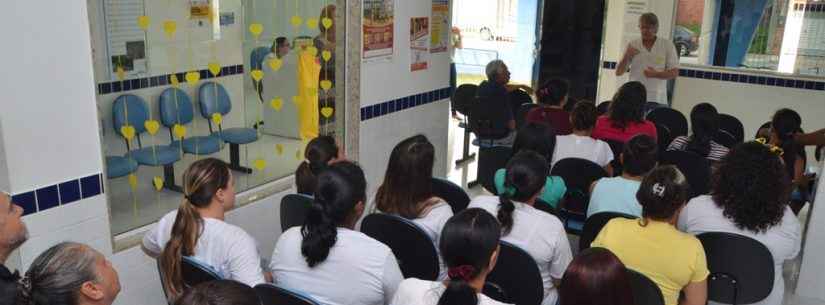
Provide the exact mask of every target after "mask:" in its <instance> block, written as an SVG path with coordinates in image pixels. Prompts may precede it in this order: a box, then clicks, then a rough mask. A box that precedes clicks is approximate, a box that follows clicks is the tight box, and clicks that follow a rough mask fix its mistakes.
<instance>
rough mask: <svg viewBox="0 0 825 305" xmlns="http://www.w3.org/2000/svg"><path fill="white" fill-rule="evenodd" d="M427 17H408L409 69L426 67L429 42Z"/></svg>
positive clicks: (417, 69)
mask: <svg viewBox="0 0 825 305" xmlns="http://www.w3.org/2000/svg"><path fill="white" fill-rule="evenodd" d="M429 21H430V20H429V18H427V17H415V18H410V70H411V71H419V70H425V69H427V60H428V58H427V57H428V56H429V53H430V52H429V51H430V48H429V46H430V45H429V44H430V24H429Z"/></svg>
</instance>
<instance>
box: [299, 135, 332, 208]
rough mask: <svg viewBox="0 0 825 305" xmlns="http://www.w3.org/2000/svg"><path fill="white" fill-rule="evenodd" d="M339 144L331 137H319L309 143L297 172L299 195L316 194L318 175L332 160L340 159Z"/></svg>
mask: <svg viewBox="0 0 825 305" xmlns="http://www.w3.org/2000/svg"><path fill="white" fill-rule="evenodd" d="M339 149H340V148H338V144H336V143H335V138H333V137H331V136H319V137H317V138H315V139H312V141H309V143H307V147H306V149H304V158H306V160H304V162H301V164H300V165H298V169H297V170H295V186H296V188H297V189H298V193H300V194H305V195H312V193H314V192H315V186H316V184H317V182H318V181H317V179H318V178H317V177H318V174H320V173H321V171H323V170H324V169H325V168H327V166H328V165H327V164H328V163H329V161H330V160H333V159H335V158H336V157H338V150H339Z"/></svg>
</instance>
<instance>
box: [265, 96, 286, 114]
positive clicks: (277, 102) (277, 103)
mask: <svg viewBox="0 0 825 305" xmlns="http://www.w3.org/2000/svg"><path fill="white" fill-rule="evenodd" d="M269 105H270V106H272V109H275V111H281V108H282V107H284V100H283V99H282V98H280V97H276V98H274V99H272V101H270V102H269Z"/></svg>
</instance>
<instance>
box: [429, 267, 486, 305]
mask: <svg viewBox="0 0 825 305" xmlns="http://www.w3.org/2000/svg"><path fill="white" fill-rule="evenodd" d="M478 273H479V272H478V271H477V270H476V269H475V267H473V266H471V265H462V266H458V267H453V268H450V270H449V272H448V275H449V277H450V281H449V282H448V283H447V289H446V290H444V293H443V294H441V298H439V299H438V305H476V304H478V292H477V291H476V290H475V288H473V287H472V286H470V281H471V280H472V279H473V278H475V277H476V276H477V275H478Z"/></svg>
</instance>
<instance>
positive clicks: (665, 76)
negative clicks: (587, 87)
mask: <svg viewBox="0 0 825 305" xmlns="http://www.w3.org/2000/svg"><path fill="white" fill-rule="evenodd" d="M639 30H640V31H641V34H642V38H641V39H635V40H633V41H631V42H630V43H629V44H628V45H627V50H626V51H625V53H624V56H622V60H621V61H620V62H619V64H618V66H617V67H616V76H622V75H624V73H625V72H627V69H628V66H629V67H630V81H638V82H641V83H642V84H643V85H645V88H646V89H647V100H648V101H650V102H656V103H659V104H662V105H667V104H668V102H667V80H670V79H674V78H676V76H678V75H679V56H678V55H677V54H676V47H675V46H674V45H673V42H672V41H670V40H666V39H660V38H659V37H657V36H656V32H657V31H658V30H659V18H658V17H656V15H655V14H653V13H645V14H643V15H642V16H641V17H639Z"/></svg>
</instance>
